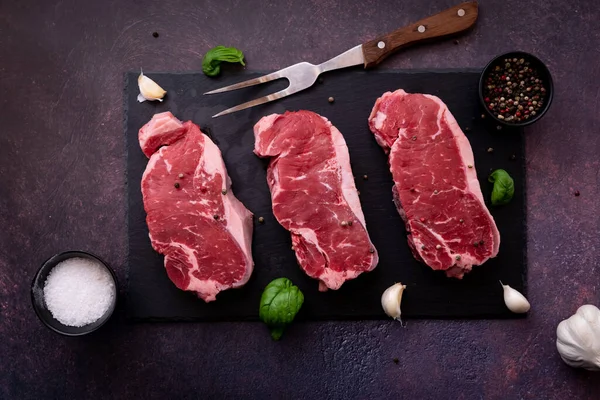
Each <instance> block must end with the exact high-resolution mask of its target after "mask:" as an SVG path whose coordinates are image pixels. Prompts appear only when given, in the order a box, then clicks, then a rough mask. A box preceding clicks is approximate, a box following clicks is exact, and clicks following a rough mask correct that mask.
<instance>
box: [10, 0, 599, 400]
mask: <svg viewBox="0 0 600 400" xmlns="http://www.w3.org/2000/svg"><path fill="white" fill-rule="evenodd" d="M342 4H343V5H342ZM450 5H453V2H452V1H451V0H444V1H438V2H424V1H422V0H405V1H402V2H399V1H392V0H380V1H375V0H365V1H356V2H354V1H346V2H341V1H340V2H336V1H333V0H318V1H298V2H292V1H278V2H276V1H268V2H258V1H226V0H223V1H214V2H209V1H206V2H199V1H191V0H189V1H184V0H176V1H168V2H167V1H153V2H142V1H121V0H107V1H98V2H81V1H75V0H67V1H41V0H38V1H35V2H34V1H31V0H24V1H18V2H17V1H10V0H0V93H1V96H0V105H1V107H0V130H1V133H0V227H1V233H0V339H1V340H0V398H3V399H4V398H8V399H11V398H19V399H21V398H53V397H55V398H98V397H100V396H105V397H113V398H131V397H137V398H167V397H176V396H177V397H179V398H198V397H203V398H219V397H230V398H233V397H240V396H245V397H254V398H263V399H264V398H282V397H286V398H292V397H296V398H308V397H320V398H349V397H354V398H377V397H378V398H385V397H392V398H400V397H407V398H415V399H421V398H457V399H458V398H464V399H470V398H492V399H496V398H497V399H516V398H525V399H540V398H557V399H571V398H589V399H597V398H600V379H599V378H600V375H598V374H595V375H594V374H592V373H589V372H584V371H576V370H573V369H570V368H568V367H567V366H565V365H564V364H563V363H562V361H561V360H560V358H559V357H558V355H557V353H556V350H555V345H554V341H555V328H556V325H557V323H558V322H559V321H560V320H562V319H564V318H566V317H568V316H569V315H571V314H572V313H573V312H574V311H575V310H576V309H577V307H578V306H580V305H581V304H584V303H595V304H598V303H600V298H599V297H600V296H599V292H598V287H599V284H600V274H599V271H598V269H599V266H600V261H599V260H600V258H599V257H598V251H599V250H600V236H599V235H598V227H599V226H600V205H599V204H600V203H599V202H598V198H599V197H600V189H599V182H598V181H599V170H600V163H599V160H598V153H599V151H600V134H599V132H598V131H599V128H600V126H599V125H600V117H599V116H598V111H597V110H598V106H599V101H598V96H599V93H600V92H599V89H598V81H599V80H600V63H599V62H598V61H599V59H600V57H599V50H598V49H599V48H600V31H599V30H598V29H597V21H598V20H599V19H600V10H599V8H598V6H597V3H596V1H594V0H587V1H578V2H577V1H575V2H565V1H558V0H546V1H543V2H540V1H537V0H519V1H516V0H507V1H502V2H500V1H483V2H482V4H481V7H480V8H481V12H480V19H479V23H478V26H477V28H476V29H475V31H474V32H472V33H471V34H469V35H468V36H464V37H462V38H460V39H459V44H458V45H456V44H454V43H453V41H452V40H450V41H446V42H444V43H439V44H431V45H428V46H427V47H421V48H419V49H411V50H408V51H406V52H405V53H403V54H398V55H397V56H395V57H393V58H392V59H389V60H387V61H386V62H385V63H384V65H382V68H412V67H450V68H451V67H478V66H483V65H484V64H485V63H486V62H487V61H488V60H489V59H490V58H491V57H492V56H494V55H495V54H498V53H501V52H504V51H507V50H512V49H521V50H525V51H530V52H533V53H535V54H536V55H538V56H539V57H541V58H542V59H543V60H545V61H546V62H547V64H548V65H549V67H550V70H551V71H552V73H553V76H554V78H555V83H556V85H555V87H556V93H555V101H554V104H553V106H552V109H551V111H550V113H549V114H548V115H547V116H546V117H544V119H543V120H542V121H540V122H539V123H537V124H536V125H535V126H533V127H531V128H529V129H528V130H527V144H526V147H527V154H528V160H527V162H528V166H527V179H528V180H527V186H528V191H529V206H528V212H527V218H528V223H529V239H528V245H529V254H528V256H529V282H528V285H529V299H530V300H531V302H532V304H533V310H532V312H531V315H530V316H529V318H527V319H524V320H513V321H410V324H409V325H408V326H407V328H406V329H402V328H400V327H399V325H398V324H394V323H392V322H376V321H373V322H348V323H341V322H331V323H306V324H298V325H296V326H295V327H294V329H291V330H290V331H289V332H288V333H287V334H286V337H285V340H283V341H281V342H279V343H273V342H272V341H271V339H270V337H269V335H268V334H267V332H266V330H265V328H264V326H262V325H261V324H260V323H250V324H248V323H239V324H236V323H221V324H212V325H206V324H183V323H182V324H168V325H162V324H141V325H135V324H126V323H124V321H123V313H122V309H121V310H120V312H119V313H117V315H115V318H114V319H113V320H112V321H111V323H110V324H109V325H107V326H106V327H104V328H103V329H102V330H101V331H99V332H97V334H96V335H93V336H89V337H83V338H63V337H60V336H57V335H55V334H53V333H52V332H50V331H49V330H47V329H46V328H45V327H44V326H42V324H41V323H39V321H37V320H36V318H35V316H34V313H33V311H32V309H31V305H30V302H29V285H30V281H31V279H32V277H33V274H34V271H35V270H36V268H37V267H38V266H39V264H40V263H41V262H42V261H43V260H44V259H46V258H47V257H49V256H50V255H52V254H54V253H56V252H59V251H63V250H67V249H82V250H91V251H94V252H96V253H98V254H100V255H102V256H103V257H104V258H105V259H106V260H107V261H108V262H109V263H110V264H111V265H113V266H114V267H115V268H116V270H117V272H118V274H119V277H120V278H121V279H124V278H125V277H124V273H125V270H124V265H125V254H126V245H125V243H126V240H125V239H126V229H125V223H124V221H125V203H126V200H125V190H124V182H125V175H124V171H125V157H124V155H125V149H124V144H123V136H122V135H123V134H122V126H123V125H122V106H121V104H122V102H121V99H122V76H123V75H122V74H123V71H126V70H134V69H137V68H138V67H140V66H144V67H147V68H149V69H152V70H164V71H167V70H169V71H171V70H172V71H185V70H198V69H200V64H201V55H202V54H203V53H204V52H205V51H206V50H207V49H208V48H209V47H211V46H213V45H217V44H227V45H234V46H238V47H240V48H242V49H243V50H244V51H245V53H246V55H247V61H248V65H249V68H252V69H259V70H265V69H275V68H280V67H283V66H286V65H287V64H290V63H293V62H296V61H300V60H308V61H315V62H319V61H322V60H325V59H327V58H329V57H331V56H334V55H336V54H337V53H339V52H340V51H342V50H345V49H347V48H349V47H351V46H353V45H355V44H357V43H359V42H361V41H365V40H367V39H371V38H372V37H373V36H374V35H376V34H377V33H381V32H386V31H389V30H392V29H394V28H396V27H399V26H401V25H403V24H406V23H408V22H409V21H412V20H414V19H416V18H418V17H421V16H425V15H427V14H429V13H432V12H435V11H438V10H441V9H442V8H444V7H447V6H450ZM153 31H158V32H159V33H160V37H159V38H157V39H155V38H153V37H152V32H153ZM575 190H579V191H580V192H581V196H579V197H575V196H574V195H573V193H574V191H575ZM394 357H397V358H398V359H399V363H398V364H397V365H396V364H394V363H393V361H392V359H393V358H394Z"/></svg>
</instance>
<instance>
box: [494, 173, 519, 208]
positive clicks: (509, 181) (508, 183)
mask: <svg viewBox="0 0 600 400" xmlns="http://www.w3.org/2000/svg"><path fill="white" fill-rule="evenodd" d="M488 181H490V182H491V183H493V184H494V188H493V189H492V205H493V206H501V205H504V204H508V203H509V202H510V201H511V200H512V198H513V196H514V194H515V182H514V181H513V178H511V177H510V175H509V174H508V172H506V171H505V170H503V169H497V170H495V171H494V172H492V173H491V174H490V176H489V178H488Z"/></svg>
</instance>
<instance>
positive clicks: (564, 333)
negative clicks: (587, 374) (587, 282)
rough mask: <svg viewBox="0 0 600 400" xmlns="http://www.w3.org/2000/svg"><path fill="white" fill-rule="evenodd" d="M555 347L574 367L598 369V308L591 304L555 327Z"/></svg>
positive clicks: (599, 359)
mask: <svg viewBox="0 0 600 400" xmlns="http://www.w3.org/2000/svg"><path fill="white" fill-rule="evenodd" d="M556 348H557V349H558V352H559V354H560V356H561V358H562V359H563V361H564V362H565V363H567V364H568V365H570V366H571V367H575V368H585V369H587V370H590V371H600V310H599V309H598V307H596V306H593V305H591V304H586V305H584V306H581V307H579V309H578V310H577V312H576V313H575V315H572V316H571V317H570V318H569V319H566V320H564V321H562V322H561V323H560V324H558V327H557V328H556Z"/></svg>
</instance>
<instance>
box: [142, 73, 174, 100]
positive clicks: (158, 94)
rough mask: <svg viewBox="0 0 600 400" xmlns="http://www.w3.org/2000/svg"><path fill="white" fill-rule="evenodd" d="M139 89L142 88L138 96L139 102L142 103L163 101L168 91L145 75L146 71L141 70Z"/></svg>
mask: <svg viewBox="0 0 600 400" xmlns="http://www.w3.org/2000/svg"><path fill="white" fill-rule="evenodd" d="M138 87H139V88H140V94H139V95H138V97H137V100H138V101H139V102H140V103H142V102H144V101H146V100H158V101H162V99H163V97H165V94H166V93H167V91H166V90H164V89H163V88H161V87H160V86H159V85H158V84H157V83H156V82H154V81H153V80H152V79H150V78H148V77H147V76H146V75H144V71H141V70H140V76H139V77H138Z"/></svg>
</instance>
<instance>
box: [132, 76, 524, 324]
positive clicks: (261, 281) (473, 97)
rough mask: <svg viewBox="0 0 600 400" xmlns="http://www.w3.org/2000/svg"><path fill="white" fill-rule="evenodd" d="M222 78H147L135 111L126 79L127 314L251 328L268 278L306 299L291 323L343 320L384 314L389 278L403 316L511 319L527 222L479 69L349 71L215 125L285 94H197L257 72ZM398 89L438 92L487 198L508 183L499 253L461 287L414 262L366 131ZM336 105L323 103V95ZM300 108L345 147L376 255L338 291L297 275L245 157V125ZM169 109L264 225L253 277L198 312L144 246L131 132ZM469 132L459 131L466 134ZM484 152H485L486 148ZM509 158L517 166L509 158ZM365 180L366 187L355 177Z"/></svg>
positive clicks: (498, 214)
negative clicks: (487, 111) (372, 264)
mask: <svg viewBox="0 0 600 400" xmlns="http://www.w3.org/2000/svg"><path fill="white" fill-rule="evenodd" d="M258 75H259V74H257V73H243V72H239V71H237V72H235V71H234V72H232V71H231V70H229V71H225V74H223V77H220V78H218V79H210V78H207V77H205V76H204V75H203V74H201V73H182V74H173V73H156V74H149V76H150V77H152V78H153V79H155V80H156V81H157V82H159V83H160V84H161V85H162V86H163V87H164V88H166V89H167V90H168V94H167V97H166V98H165V101H164V102H163V103H158V102H153V103H149V102H146V103H142V104H140V103H138V102H137V101H136V96H137V94H138V88H137V72H136V73H133V72H131V73H128V74H126V77H125V78H126V79H125V114H126V138H127V154H128V158H127V173H128V176H127V178H128V207H129V216H128V218H129V257H128V263H129V275H128V281H129V287H128V299H127V300H128V301H127V303H128V312H129V316H130V317H131V318H133V319H138V320H156V321H167V320H190V321H193V320H198V321H201V320H202V321H205V320H210V321H219V320H223V321H232V320H257V319H258V303H259V299H260V294H261V292H262V289H263V288H264V287H265V285H266V284H267V283H268V282H270V281H271V280H272V279H274V278H277V277H280V276H285V277H288V278H290V279H291V280H292V281H293V282H294V283H295V284H297V285H298V286H299V287H300V288H301V290H302V291H303V292H304V294H305V303H304V306H303V308H302V310H301V313H300V314H299V316H298V318H299V319H308V320H344V319H352V320H354V319H383V318H387V317H386V316H385V315H384V314H383V312H382V310H381V305H380V296H381V293H382V292H383V291H384V290H385V288H387V287H388V286H390V285H391V284H393V283H394V282H399V281H401V282H403V283H405V284H406V285H407V286H408V288H407V290H406V291H405V294H404V297H403V302H402V313H403V317H404V318H410V317H416V318H511V317H518V316H517V315H515V314H512V313H510V312H509V311H508V310H507V309H506V307H505V305H504V302H503V298H502V288H501V286H500V284H499V282H498V281H499V280H502V281H503V282H504V283H507V284H510V285H511V286H513V287H514V288H516V289H518V290H521V291H523V292H524V291H525V287H524V286H525V272H526V247H525V244H526V225H525V193H524V189H525V187H524V182H525V176H524V153H523V149H524V146H523V134H522V131H520V130H514V131H508V130H506V129H503V130H497V129H496V127H495V126H494V125H490V122H491V121H489V119H488V120H482V119H481V117H480V115H481V112H480V109H479V105H478V102H477V82H478V76H479V74H478V72H477V71H473V70H471V71H390V72H382V71H369V72H365V71H363V70H362V69H359V68H356V69H354V68H353V69H348V70H345V71H338V72H334V73H329V74H326V75H325V76H323V81H322V82H321V83H317V84H315V86H313V87H312V88H310V89H308V90H306V91H304V92H301V93H299V94H296V95H294V96H291V97H288V98H285V99H283V100H279V101H277V102H274V103H271V104H267V105H263V106H258V107H255V108H252V109H249V110H244V111H241V112H237V113H234V114H231V115H228V116H223V117H220V118H216V119H212V118H211V116H212V115H214V114H216V113H217V112H219V111H222V110H224V109H225V108H227V107H230V106H233V105H236V104H239V103H241V102H243V101H247V100H250V99H253V98H256V97H259V96H262V95H264V94H267V93H270V92H272V91H275V90H279V89H281V88H283V87H285V86H286V82H285V81H279V82H275V83H270V84H267V85H263V87H260V86H259V87H253V88H248V89H245V90H240V91H236V92H230V93H225V94H220V95H213V96H203V95H202V93H204V92H206V91H209V90H211V89H215V88H218V87H221V86H224V85H228V84H231V83H235V82H238V81H241V80H244V79H249V78H252V77H255V76H258ZM397 88H403V89H405V90H406V91H408V92H421V93H430V94H434V95H437V96H439V97H440V98H441V99H442V100H443V101H444V102H446V104H447V105H448V106H449V108H450V110H451V111H452V113H453V114H454V116H455V117H456V119H457V121H458V122H459V124H460V126H461V127H462V128H463V130H464V131H465V133H466V135H467V137H468V138H469V140H470V142H471V146H472V148H473V152H474V154H475V162H476V167H477V172H478V177H479V181H480V184H481V186H482V190H483V193H484V196H485V198H486V199H488V198H489V195H490V192H491V186H492V185H491V184H490V183H488V182H487V175H488V174H489V172H490V171H491V170H492V169H496V168H503V169H506V170H507V171H508V172H509V173H510V174H511V175H512V176H513V178H514V179H515V185H516V188H517V189H516V195H515V198H514V199H513V201H512V202H511V203H510V204H509V205H507V206H505V207H502V208H492V209H491V212H492V214H493V216H494V218H495V219H496V222H497V224H498V228H499V230H500V233H501V238H502V242H501V246H500V254H499V256H498V257H497V258H495V259H493V260H490V261H488V262H487V263H486V264H485V265H483V266H480V267H476V268H474V270H473V272H472V273H470V274H468V275H467V276H466V277H465V278H464V279H463V280H461V281H458V280H454V279H448V278H446V277H445V276H444V274H443V273H441V272H434V271H432V270H431V269H429V268H428V267H426V266H424V265H422V264H420V263H418V262H417V261H415V259H414V258H413V257H412V255H411V253H410V251H409V248H408V245H407V243H406V233H405V229H404V226H403V223H402V221H401V219H400V217H399V215H398V213H397V211H396V209H395V207H394V205H393V203H392V192H391V189H392V178H391V174H390V172H389V170H388V166H387V161H386V160H387V159H386V156H385V155H384V153H383V151H382V150H381V149H380V147H379V146H378V145H377V144H376V142H375V140H374V138H373V136H372V134H371V133H370V131H369V129H368V126H367V117H368V115H369V113H370V111H371V108H372V106H373V104H374V102H375V99H376V98H377V97H379V96H380V95H381V94H382V93H384V92H386V91H389V90H395V89H397ZM330 96H332V97H334V98H335V102H334V103H333V104H329V102H328V98H329V97H330ZM298 109H308V110H312V111H315V112H317V113H319V114H321V115H323V116H325V117H327V118H329V119H330V120H331V122H332V123H333V124H334V125H335V126H336V127H337V128H338V129H339V130H340V131H341V132H342V134H343V135H344V137H345V139H346V142H347V144H348V148H349V151H350V158H351V162H352V168H353V172H354V175H355V177H356V185H357V187H358V190H359V191H360V193H361V195H360V199H361V203H362V207H363V211H364V214H365V217H366V221H367V228H368V231H369V234H370V236H371V239H372V241H373V243H374V244H375V246H376V247H377V249H378V251H379V256H380V262H379V265H378V266H377V268H376V269H375V270H373V271H372V272H370V273H367V274H363V275H361V276H360V277H359V278H357V279H355V280H353V281H349V282H347V283H345V284H344V285H343V286H342V288H341V289H340V290H338V291H329V292H327V293H321V292H318V290H317V286H318V284H317V281H315V280H313V279H310V278H308V277H307V276H306V275H305V274H304V273H303V272H302V271H301V270H300V268H299V267H298V265H297V263H296V260H295V257H294V254H293V251H292V250H291V239H290V235H289V233H288V232H287V231H285V230H284V229H283V228H282V227H281V226H279V224H278V223H277V221H276V220H275V218H274V216H273V215H272V212H271V202H270V195H269V190H268V187H267V182H266V178H265V163H264V162H262V161H261V160H259V159H258V158H257V157H256V156H254V154H253V153H252V150H253V146H254V137H253V131H252V127H253V125H254V123H256V122H257V121H258V120H259V119H260V118H261V117H263V116H265V115H268V114H271V113H275V112H276V113H281V112H284V111H285V110H298ZM167 110H168V111H171V112H173V114H174V115H175V116H176V117H178V118H179V119H181V120H184V121H185V120H192V121H194V122H195V123H197V124H199V125H200V127H201V128H202V130H203V131H204V132H205V133H207V134H209V135H210V136H211V137H212V139H213V140H214V141H215V142H216V144H217V145H218V146H219V147H220V149H221V151H222V153H223V157H224V159H225V164H226V165H227V169H228V172H229V175H230V176H231V179H232V181H233V191H234V193H235V195H236V196H237V197H238V198H239V199H240V200H241V201H242V202H243V203H244V204H245V205H246V207H248V208H249V209H250V210H251V211H252V212H253V213H254V214H255V216H256V217H258V216H262V217H264V218H265V223H264V224H258V223H257V224H256V225H255V229H254V241H253V254H254V261H255V270H254V272H253V274H252V277H251V279H250V281H249V282H248V283H247V284H246V285H245V287H243V288H241V289H236V290H228V291H225V292H223V293H221V294H219V295H218V296H217V301H216V302H212V303H210V304H205V303H204V302H203V301H201V300H199V299H198V298H196V297H195V296H194V295H193V294H190V293H186V292H183V291H180V290H178V289H177V288H176V287H175V286H174V285H173V284H172V283H171V282H170V280H169V279H168V277H167V275H166V272H165V270H164V267H163V257H162V256H161V255H159V254H158V253H156V252H155V251H154V250H153V249H152V248H151V246H150V241H149V239H148V230H147V227H146V223H145V216H146V215H145V212H144V209H143V204H142V197H141V193H140V179H141V176H142V173H143V171H144V169H145V167H146V163H147V159H146V157H145V156H144V155H143V154H142V152H141V150H140V148H139V144H138V141H137V132H138V129H139V128H140V127H141V126H142V125H143V124H144V123H146V122H147V121H148V120H149V119H150V118H151V117H152V115H153V114H154V113H156V112H162V111H167ZM467 128H468V129H467ZM489 147H492V148H493V149H494V151H493V153H488V151H487V149H488V148H489ZM511 158H514V159H511ZM363 175H367V176H368V180H364V179H363Z"/></svg>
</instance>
